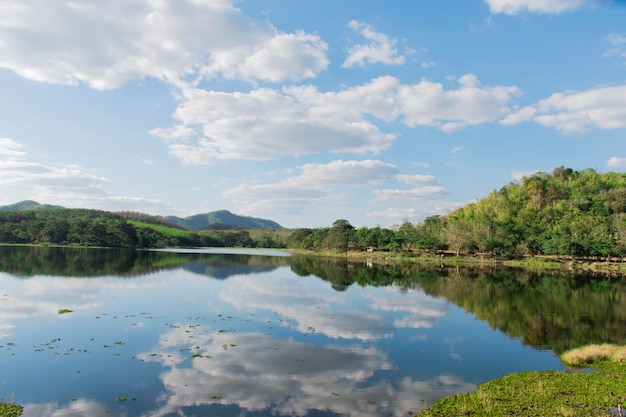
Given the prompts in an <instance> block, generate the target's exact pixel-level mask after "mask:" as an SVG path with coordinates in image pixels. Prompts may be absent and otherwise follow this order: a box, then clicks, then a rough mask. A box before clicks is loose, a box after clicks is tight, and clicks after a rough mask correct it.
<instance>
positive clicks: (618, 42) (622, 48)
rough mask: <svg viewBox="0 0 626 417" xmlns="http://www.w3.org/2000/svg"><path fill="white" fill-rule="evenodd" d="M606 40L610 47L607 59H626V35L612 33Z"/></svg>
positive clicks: (606, 54)
mask: <svg viewBox="0 0 626 417" xmlns="http://www.w3.org/2000/svg"><path fill="white" fill-rule="evenodd" d="M605 40H606V42H607V43H608V44H609V46H610V47H609V50H608V51H606V53H605V54H604V56H605V57H611V58H626V33H610V34H608V35H607V36H606V38H605Z"/></svg>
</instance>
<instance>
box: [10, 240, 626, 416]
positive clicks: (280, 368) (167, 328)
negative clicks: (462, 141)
mask: <svg viewBox="0 0 626 417" xmlns="http://www.w3.org/2000/svg"><path fill="white" fill-rule="evenodd" d="M209 252H210V253H209ZM254 253H255V255H250V252H246V251H231V252H230V253H220V251H208V250H207V251H185V252H178V253H177V252H168V251H158V252H157V251H153V252H135V251H117V250H108V251H107V250H94V249H92V250H85V249H70V248H67V249H53V248H9V247H0V271H2V272H0V383H2V386H1V390H0V399H3V400H7V399H12V398H13V397H12V395H14V400H15V401H16V402H18V403H20V404H22V405H24V406H25V411H24V414H23V415H24V416H27V417H29V416H37V417H41V416H55V417H60V416H65V417H67V416H205V415H211V416H240V415H246V416H269V415H272V416H276V415H278V416H281V415H289V416H293V415H302V416H304V415H310V416H326V415H342V416H343V415H345V416H350V415H354V416H356V415H359V416H363V415H365V416H367V415H371V416H385V415H389V416H392V415H393V416H406V415H407V412H408V411H409V410H410V411H413V412H417V411H419V410H420V409H421V408H423V407H424V406H425V405H430V404H432V402H433V401H435V400H436V399H437V398H439V397H441V396H445V395H448V394H451V393H455V392H466V391H470V390H473V389H474V388H475V386H476V384H477V383H479V382H481V381H486V380H489V379H492V378H496V377H499V376H502V375H503V374H506V373H510V372H517V371H522V370H530V369H538V370H544V369H557V370H558V369H562V366H561V364H560V362H559V360H558V358H557V356H556V353H555V352H560V351H562V350H564V349H566V348H568V347H571V346H576V345H581V344H585V343H591V342H603V341H611V342H618V343H624V342H625V341H626V335H625V334H624V333H625V332H626V330H625V329H626V309H625V307H624V305H623V304H624V303H623V302H622V301H623V300H624V298H623V297H624V294H626V287H625V285H624V284H623V282H621V281H616V280H614V282H605V281H597V280H594V279H593V277H581V276H577V277H557V276H545V275H544V276H542V275H534V274H529V273H523V272H520V271H513V270H501V271H491V270H457V269H447V268H437V269H435V270H419V269H416V267H415V266H403V267H381V266H369V267H368V266H367V265H360V264H349V263H348V262H346V261H345V260H336V259H324V258H305V257H295V256H294V257H289V256H284V255H285V254H284V253H281V252H254ZM278 255H282V256H278ZM61 309H70V310H72V311H73V312H71V313H66V314H59V310H61Z"/></svg>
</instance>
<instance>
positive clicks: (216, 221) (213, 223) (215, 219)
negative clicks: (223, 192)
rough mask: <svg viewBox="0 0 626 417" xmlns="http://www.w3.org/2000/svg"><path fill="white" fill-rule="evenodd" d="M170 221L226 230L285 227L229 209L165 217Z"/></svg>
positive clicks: (195, 228)
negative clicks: (187, 215) (238, 213)
mask: <svg viewBox="0 0 626 417" xmlns="http://www.w3.org/2000/svg"><path fill="white" fill-rule="evenodd" d="M165 219H167V220H168V221H170V222H172V223H176V224H178V225H181V226H184V227H187V228H189V229H191V230H206V229H213V230H226V229H282V228H283V227H282V226H281V225H280V224H278V223H276V222H275V221H272V220H266V219H259V218H256V217H248V216H239V215H237V214H233V213H231V212H230V211H228V210H219V211H212V212H210V213H204V214H196V215H193V216H189V217H185V218H180V217H175V216H168V217H165Z"/></svg>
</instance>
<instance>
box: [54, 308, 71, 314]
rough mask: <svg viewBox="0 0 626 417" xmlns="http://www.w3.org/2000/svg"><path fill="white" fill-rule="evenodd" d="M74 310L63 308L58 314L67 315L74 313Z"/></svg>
mask: <svg viewBox="0 0 626 417" xmlns="http://www.w3.org/2000/svg"><path fill="white" fill-rule="evenodd" d="M73 312H74V310H70V309H69V308H62V309H60V310H59V312H58V314H67V313H73Z"/></svg>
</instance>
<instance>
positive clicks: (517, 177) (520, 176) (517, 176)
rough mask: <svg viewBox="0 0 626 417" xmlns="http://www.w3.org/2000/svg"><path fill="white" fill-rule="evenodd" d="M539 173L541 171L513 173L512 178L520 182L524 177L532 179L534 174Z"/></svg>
mask: <svg viewBox="0 0 626 417" xmlns="http://www.w3.org/2000/svg"><path fill="white" fill-rule="evenodd" d="M537 172H539V170H534V171H532V170H531V171H513V172H511V178H513V179H514V180H516V181H518V180H521V179H523V178H524V177H530V176H532V175H533V174H536V173H537Z"/></svg>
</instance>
